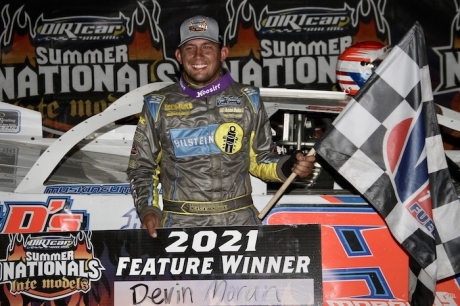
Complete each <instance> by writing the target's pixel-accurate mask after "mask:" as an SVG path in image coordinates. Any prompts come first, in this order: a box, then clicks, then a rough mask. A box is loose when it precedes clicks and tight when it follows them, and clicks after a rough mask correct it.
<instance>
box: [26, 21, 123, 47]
mask: <svg viewBox="0 0 460 306" xmlns="http://www.w3.org/2000/svg"><path fill="white" fill-rule="evenodd" d="M36 33H37V36H36V37H35V39H36V40H37V41H67V40H85V41H107V40H108V41H113V40H121V39H123V38H124V37H125V36H127V19H124V18H122V16H120V18H103V17H97V18H95V17H70V18H59V19H42V18H39V19H38V20H37V27H36Z"/></svg>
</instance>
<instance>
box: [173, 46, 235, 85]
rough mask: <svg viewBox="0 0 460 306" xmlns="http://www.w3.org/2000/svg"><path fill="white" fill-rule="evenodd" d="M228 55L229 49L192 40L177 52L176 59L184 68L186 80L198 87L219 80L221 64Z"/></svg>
mask: <svg viewBox="0 0 460 306" xmlns="http://www.w3.org/2000/svg"><path fill="white" fill-rule="evenodd" d="M227 55H228V48H227V47H221V46H220V45H219V44H216V43H213V42H211V41H209V40H206V39H192V40H190V41H188V42H186V43H184V44H183V45H182V46H180V48H179V49H177V50H176V58H177V60H178V61H179V63H180V64H182V66H183V68H184V72H185V79H186V80H187V81H189V82H190V83H192V84H195V85H198V86H205V85H208V84H210V83H212V82H214V81H216V80H217V79H219V77H220V70H221V64H222V61H224V60H225V59H226V58H227Z"/></svg>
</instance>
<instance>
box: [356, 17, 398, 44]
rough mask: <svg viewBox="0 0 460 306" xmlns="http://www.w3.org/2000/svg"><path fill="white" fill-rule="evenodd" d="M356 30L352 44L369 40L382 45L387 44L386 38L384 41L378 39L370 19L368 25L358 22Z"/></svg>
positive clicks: (374, 25) (374, 26)
mask: <svg viewBox="0 0 460 306" xmlns="http://www.w3.org/2000/svg"><path fill="white" fill-rule="evenodd" d="M358 29H359V30H358V33H356V35H355V36H354V37H353V43H357V42H360V41H367V40H370V41H378V42H381V43H382V44H384V45H388V44H389V42H388V37H387V38H386V39H385V40H381V39H379V38H378V37H379V35H378V32H377V27H376V24H375V20H374V19H372V21H371V22H369V23H363V22H360V23H359V26H358Z"/></svg>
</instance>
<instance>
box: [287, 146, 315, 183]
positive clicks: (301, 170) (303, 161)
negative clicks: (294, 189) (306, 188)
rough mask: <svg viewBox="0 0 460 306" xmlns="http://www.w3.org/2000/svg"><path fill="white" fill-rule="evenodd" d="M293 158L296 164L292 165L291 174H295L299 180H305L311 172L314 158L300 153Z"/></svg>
mask: <svg viewBox="0 0 460 306" xmlns="http://www.w3.org/2000/svg"><path fill="white" fill-rule="evenodd" d="M295 157H296V159H297V162H296V163H295V164H294V167H293V168H292V172H294V173H295V174H297V176H298V177H299V178H306V177H307V176H308V175H310V173H311V171H312V170H313V167H314V164H315V161H316V158H315V156H313V155H312V156H305V155H303V154H302V152H297V154H296V156H295Z"/></svg>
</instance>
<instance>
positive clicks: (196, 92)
mask: <svg viewBox="0 0 460 306" xmlns="http://www.w3.org/2000/svg"><path fill="white" fill-rule="evenodd" d="M232 83H233V78H232V76H231V75H230V73H229V72H226V73H225V74H224V75H223V76H222V77H221V78H220V79H218V80H217V81H214V82H212V83H211V84H209V85H206V86H204V87H201V88H198V89H193V88H190V87H188V86H187V85H186V83H185V81H184V79H183V77H181V78H180V80H179V84H180V88H181V89H182V91H183V92H184V93H185V94H187V95H188V96H190V97H192V98H204V97H208V96H212V95H214V94H216V93H218V92H221V91H222V90H224V89H225V88H227V87H228V86H230V85H231V84H232Z"/></svg>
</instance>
